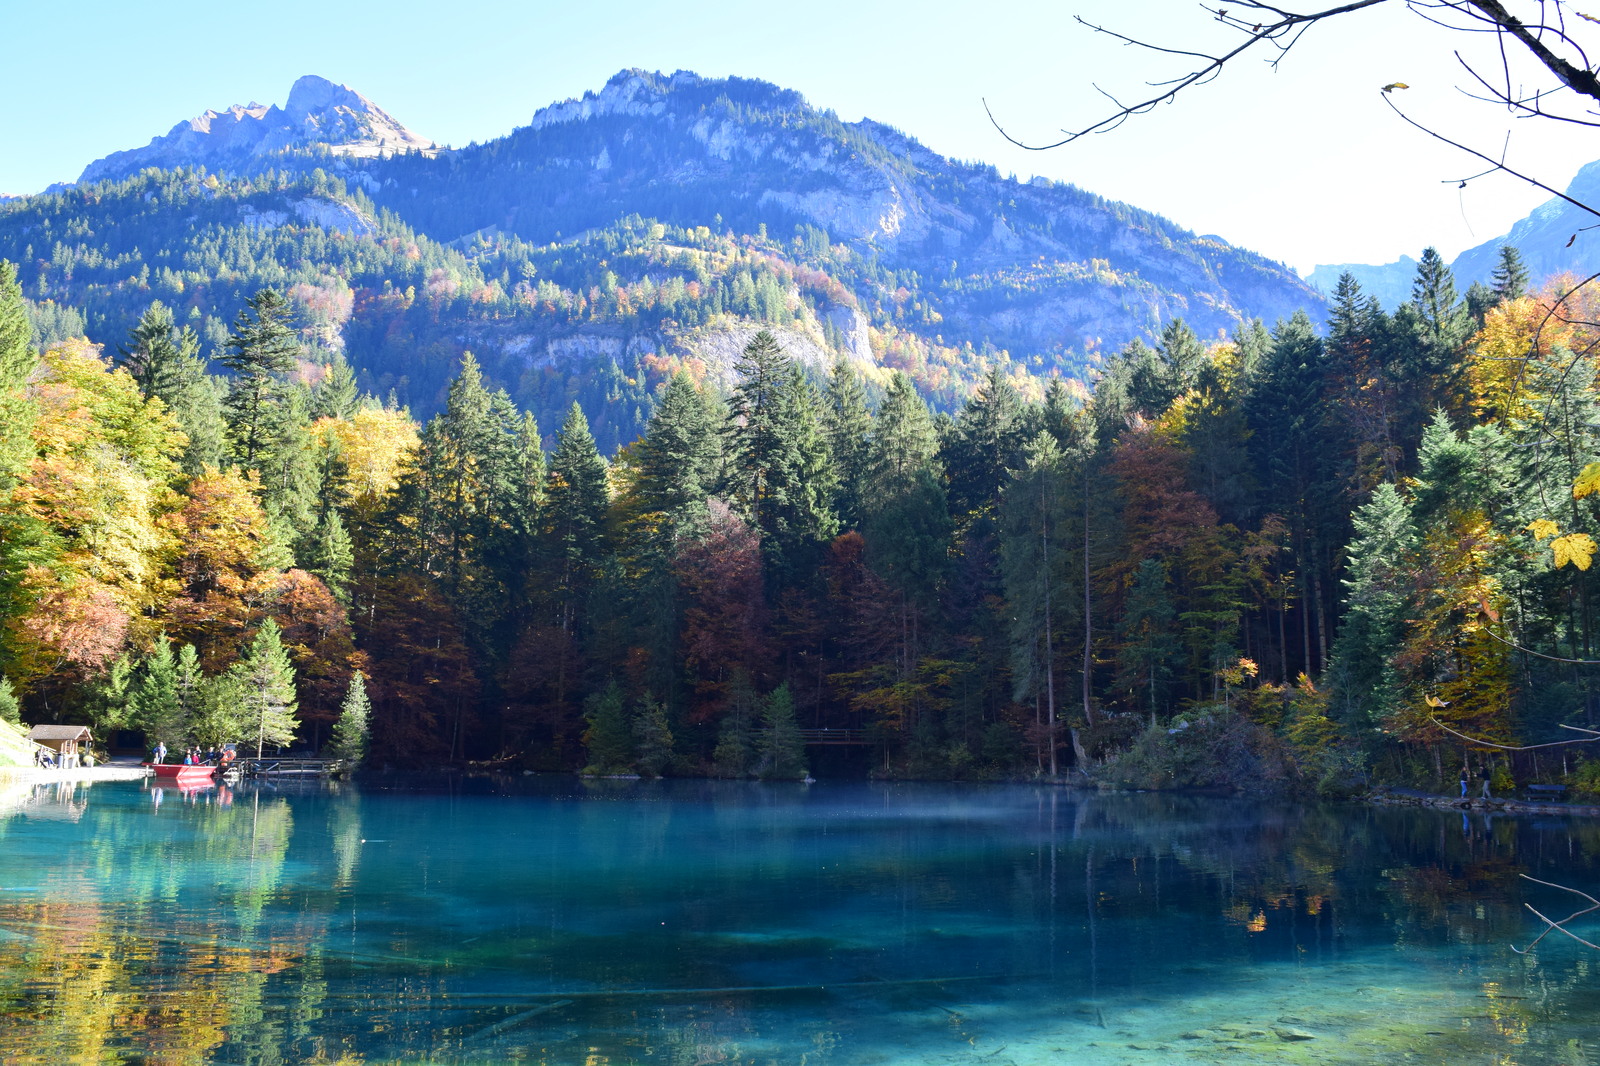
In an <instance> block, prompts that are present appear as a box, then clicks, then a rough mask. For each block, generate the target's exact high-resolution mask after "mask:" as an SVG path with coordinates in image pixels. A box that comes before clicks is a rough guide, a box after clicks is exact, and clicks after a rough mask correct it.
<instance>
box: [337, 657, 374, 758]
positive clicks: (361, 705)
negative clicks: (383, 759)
mask: <svg viewBox="0 0 1600 1066" xmlns="http://www.w3.org/2000/svg"><path fill="white" fill-rule="evenodd" d="M371 717H372V703H371V701H370V700H368V698H367V681H366V678H365V677H363V676H362V673H361V671H360V670H357V671H356V672H355V673H354V674H351V675H350V687H349V689H347V690H346V692H345V696H344V702H343V703H342V704H340V705H339V720H338V721H337V722H335V723H334V724H333V737H332V739H331V740H330V741H329V742H328V748H329V751H330V752H331V754H332V755H333V757H334V758H336V759H343V760H344V761H345V762H346V763H347V764H348V765H349V766H351V767H352V768H354V767H358V766H360V765H361V764H362V762H364V761H365V760H366V757H367V741H368V730H369V728H370V724H369V723H370V719H371Z"/></svg>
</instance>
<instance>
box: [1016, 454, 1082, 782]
mask: <svg viewBox="0 0 1600 1066" xmlns="http://www.w3.org/2000/svg"><path fill="white" fill-rule="evenodd" d="M1071 488H1072V481H1071V479H1069V478H1068V476H1067V471H1066V467H1065V457H1064V456H1063V454H1062V450H1061V446H1060V445H1059V444H1057V443H1056V439H1055V437H1053V436H1052V435H1050V434H1049V433H1040V434H1039V435H1038V436H1037V437H1035V438H1034V440H1033V441H1032V442H1031V443H1030V444H1029V445H1028V448H1027V451H1026V453H1025V456H1024V459H1023V463H1022V467H1021V469H1019V470H1018V471H1016V474H1015V476H1014V477H1013V479H1012V481H1011V483H1010V484H1009V485H1008V486H1007V487H1006V490H1005V494H1004V497H1003V500H1002V503H1001V508H1000V516H999V517H1000V530H999V533H1000V536H999V539H1000V571H1001V577H1002V582H1003V588H1004V592H1005V602H1006V614H1007V616H1008V617H1009V621H1010V633H1009V637H1010V648H1011V680H1012V692H1011V696H1012V698H1013V699H1015V700H1016V701H1017V702H1019V703H1032V704H1033V705H1034V707H1035V708H1038V709H1040V710H1042V711H1043V714H1042V716H1041V718H1042V721H1039V724H1040V725H1042V726H1043V727H1044V728H1043V735H1044V737H1045V738H1046V745H1047V748H1046V752H1047V753H1046V761H1047V762H1048V769H1049V772H1050V773H1051V774H1052V775H1053V774H1055V773H1056V772H1057V769H1058V767H1057V763H1056V758H1057V756H1056V739H1055V738H1056V727H1057V722H1058V718H1059V712H1060V709H1061V706H1062V703H1063V702H1064V701H1063V700H1062V699H1061V694H1060V692H1059V691H1058V686H1057V683H1056V676H1057V666H1056V661H1057V658H1058V656H1059V655H1060V654H1061V651H1062V649H1064V648H1069V647H1071V646H1072V645H1071V644H1070V643H1069V640H1070V635H1069V634H1068V633H1067V632H1066V628H1067V624H1068V620H1069V619H1071V618H1072V617H1073V616H1074V615H1075V614H1076V613H1077V611H1076V605H1077V601H1078V598H1079V597H1078V595H1076V594H1075V593H1074V592H1073V588H1074V585H1072V584H1071V583H1069V578H1070V576H1071V575H1072V574H1073V571H1074V567H1073V566H1072V560H1073V558H1074V556H1073V554H1072V548H1073V547H1074V545H1072V544H1071V543H1070V542H1069V539H1068V536H1067V529H1068V526H1069V523H1070V522H1071V514H1070V507H1071V504H1070V499H1069V493H1070V490H1071ZM1080 591H1081V590H1080Z"/></svg>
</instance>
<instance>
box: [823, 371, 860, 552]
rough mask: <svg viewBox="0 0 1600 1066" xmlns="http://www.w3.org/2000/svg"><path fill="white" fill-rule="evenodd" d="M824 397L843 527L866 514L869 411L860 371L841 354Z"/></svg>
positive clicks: (824, 410) (825, 416)
mask: <svg viewBox="0 0 1600 1066" xmlns="http://www.w3.org/2000/svg"><path fill="white" fill-rule="evenodd" d="M826 401H827V402H826V405H825V406H824V408H823V425H824V426H825V427H826V429H827V435H828V450H829V452H830V453H831V454H832V456H833V463H834V469H835V470H836V471H837V472H838V481H839V490H838V493H837V495H836V498H835V501H834V508H835V510H837V512H838V514H839V521H840V523H841V524H842V525H843V526H844V527H845V528H847V529H850V528H855V527H857V526H859V525H860V524H861V521H862V518H863V517H864V516H865V513H866V503H867V498H868V496H869V494H870V490H869V489H868V486H867V478H868V475H869V472H870V467H871V445H870V438H871V435H872V412H871V411H869V410H868V409H867V390H866V388H865V386H863V385H862V383H861V377H860V375H858V374H857V373H856V371H855V367H854V365H852V364H851V362H850V360H849V359H847V358H846V357H844V356H842V355H841V356H839V357H838V358H837V359H835V360H834V364H833V374H832V376H831V377H830V378H829V379H828V392H827V397H826Z"/></svg>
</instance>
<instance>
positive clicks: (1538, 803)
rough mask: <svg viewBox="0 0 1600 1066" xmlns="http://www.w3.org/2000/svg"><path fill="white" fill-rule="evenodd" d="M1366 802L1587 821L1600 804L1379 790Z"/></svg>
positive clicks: (1599, 814)
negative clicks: (1548, 815) (1501, 812)
mask: <svg viewBox="0 0 1600 1066" xmlns="http://www.w3.org/2000/svg"><path fill="white" fill-rule="evenodd" d="M1367 801H1368V802H1369V803H1382V804H1387V805H1389V806H1396V807H1439V808H1448V809H1451V810H1458V811H1510V812H1514V813H1519V814H1571V815H1580V816H1583V817H1586V818H1589V817H1600V805H1595V804H1587V803H1556V802H1550V803H1547V802H1544V801H1542V800H1519V799H1481V798H1479V797H1476V796H1471V797H1468V798H1466V799H1462V798H1461V797H1460V796H1441V795H1439V794H1437V793H1433V792H1422V791H1419V790H1417V789H1411V788H1389V789H1379V790H1378V791H1375V792H1373V793H1371V794H1370V795H1369V796H1367Z"/></svg>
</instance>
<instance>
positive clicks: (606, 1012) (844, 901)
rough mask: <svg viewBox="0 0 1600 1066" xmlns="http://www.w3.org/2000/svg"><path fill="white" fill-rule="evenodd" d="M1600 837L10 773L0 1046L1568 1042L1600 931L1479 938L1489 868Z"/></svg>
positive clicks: (1319, 812)
mask: <svg viewBox="0 0 1600 1066" xmlns="http://www.w3.org/2000/svg"><path fill="white" fill-rule="evenodd" d="M1597 848H1600V828H1597V827H1596V826H1594V825H1591V824H1588V823H1567V822H1564V821H1546V822H1526V821H1521V822H1519V821H1515V820H1511V819H1503V818H1502V819H1494V820H1485V819H1483V818H1482V817H1480V816H1476V815H1474V816H1471V817H1469V818H1468V819H1466V820H1465V821H1463V820H1461V819H1460V818H1459V817H1458V816H1457V815H1455V814H1445V813H1440V812H1433V811H1409V810H1385V809H1368V808H1363V807H1339V808H1333V807H1328V808H1287V807H1284V808H1280V807H1262V806H1260V805H1259V804H1254V803H1247V802H1234V801H1223V800H1204V799H1194V798H1186V797H1175V796H1160V795H1126V796H1098V795H1087V796H1081V795H1076V794H1071V793H1062V792H1059V791H1054V790H1034V789H1027V788H994V789H981V788H972V789H963V790H953V789H937V788H914V787H904V786H896V787H869V786H855V787H847V786H833V787H822V786H817V787H814V788H811V789H809V790H808V789H806V788H804V787H800V786H796V787H793V788H768V787H764V786H756V785H739V784H716V783H678V784H672V785H663V784H659V783H655V784H652V783H637V784H631V783H629V784H625V783H619V782H604V783H600V784H598V785H595V784H577V783H566V782H556V783H552V782H534V783H533V784H531V785H528V786H526V787H524V786H521V785H515V784H504V785H497V784H494V783H492V782H491V783H486V782H466V783H457V784H455V785H454V786H452V787H450V788H446V789H434V790H432V791H417V790H411V789H404V788H371V787H369V788H368V789H367V791H365V792H358V791H356V790H354V789H352V788H349V787H337V786H330V787H318V788H311V789H307V788H293V789H288V790H282V791H280V790H274V789H271V788H266V787H260V788H258V787H253V786H249V785H246V786H243V787H240V788H237V789H232V788H227V787H219V788H208V789H204V790H198V791H185V790H181V789H174V788H162V787H150V786H146V787H143V788H140V787H138V786H135V785H123V784H101V785H96V786H94V787H92V788H91V787H89V786H87V785H83V784H76V785H74V784H69V783H60V784H50V785H40V786H26V787H23V788H20V789H19V788H17V787H11V788H8V789H7V790H6V791H4V792H0V887H3V891H0V1010H3V1011H4V1012H5V1016H6V1018H7V1024H6V1025H5V1026H3V1027H0V1061H62V1062H66V1061H85V1062H92V1061H140V1062H146V1063H152V1064H154V1063H163V1064H165V1063H172V1064H181V1063H191V1062H193V1063H200V1062H213V1061H222V1062H230V1063H231V1062H240V1063H263V1064H266V1063H286V1062H317V1063H331V1062H390V1061H402V1060H403V1061H426V1062H505V1061H528V1062H551V1063H569V1062H584V1061H590V1062H596V1063H599V1062H634V1061H641V1062H642V1061H645V1060H650V1061H657V1062H659V1061H665V1062H674V1063H685V1064H690V1063H693V1064H696V1066H698V1064H700V1063H710V1062H720V1061H730V1062H731V1061H735V1060H745V1061H748V1060H751V1059H754V1060H756V1061H778V1062H798V1061H800V1059H801V1058H802V1057H804V1059H805V1061H806V1062H807V1063H813V1064H815V1063H838V1064H845V1063H858V1062H947V1061H948V1062H956V1061H963V1062H965V1061H970V1060H971V1059H972V1058H973V1057H974V1056H984V1057H992V1061H995V1062H1005V1061H1011V1062H1015V1063H1024V1062H1062V1061H1071V1062H1074V1063H1098V1062H1107V1063H1110V1062H1117V1063H1128V1062H1150V1063H1157V1062H1173V1061H1195V1062H1213V1061H1227V1062H1252V1061H1256V1060H1258V1059H1259V1061H1262V1062H1268V1061H1271V1062H1285V1061H1291V1062H1294V1061H1301V1060H1306V1061H1310V1060H1313V1059H1314V1060H1315V1061H1319V1062H1352V1063H1354V1062H1390V1061H1393V1062H1400V1061H1406V1056H1407V1055H1408V1054H1410V1055H1419V1056H1421V1057H1422V1058H1423V1059H1424V1060H1427V1061H1463V1060H1467V1059H1470V1060H1471V1061H1496V1062H1506V1063H1513V1062H1514V1063H1557V1062H1564V1063H1565V1062H1576V1061H1579V1057H1580V1056H1585V1055H1587V1056H1589V1057H1590V1058H1591V1059H1593V1058H1597V1057H1600V1051H1597V1049H1596V1048H1595V1047H1594V1044H1593V1039H1594V1038H1593V1036H1592V1035H1591V1033H1592V1031H1593V1023H1594V1022H1595V1021H1596V1020H1600V1000H1597V997H1596V994H1595V993H1594V992H1593V991H1592V986H1593V977H1594V974H1593V972H1592V970H1593V968H1594V967H1595V966H1596V964H1597V963H1600V958H1597V957H1596V956H1594V955H1593V954H1589V953H1585V952H1584V951H1582V950H1581V949H1577V948H1574V947H1573V946H1571V945H1570V943H1569V944H1567V945H1558V944H1549V945H1548V946H1546V945H1541V947H1540V951H1539V953H1538V954H1537V955H1534V956H1529V957H1521V956H1517V955H1516V954H1515V953H1513V952H1512V951H1510V949H1509V945H1510V944H1512V943H1517V944H1523V943H1526V942H1527V941H1528V940H1530V939H1531V938H1532V936H1533V935H1536V932H1537V929H1535V928H1534V926H1533V924H1532V923H1531V922H1530V919H1529V916H1528V915H1527V914H1526V913H1525V912H1524V911H1523V910H1522V902H1523V899H1524V897H1525V894H1526V898H1528V899H1530V900H1535V899H1537V900H1538V901H1540V902H1544V903H1545V904H1547V905H1559V901H1558V902H1556V903H1554V904H1552V901H1551V900H1549V899H1545V898H1543V897H1537V896H1536V895H1535V894H1536V893H1539V892H1545V891H1548V890H1541V889H1538V888H1537V887H1532V888H1530V887H1529V886H1528V885H1527V883H1526V882H1524V881H1523V880H1521V878H1520V877H1519V876H1518V875H1519V874H1522V873H1529V874H1532V875H1533V876H1536V877H1542V878H1544V879H1547V880H1556V881H1562V880H1565V881H1569V882H1572V881H1577V882H1581V883H1583V884H1589V883H1592V878H1593V873H1594V868H1595V861H1594V856H1595V855H1596V850H1597ZM1563 913H1564V912H1563ZM1285 1033H1287V1034H1290V1035H1287V1036H1285V1035H1283V1034H1285ZM1295 1034H1301V1035H1295ZM1305 1037H1310V1038H1312V1039H1305Z"/></svg>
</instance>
